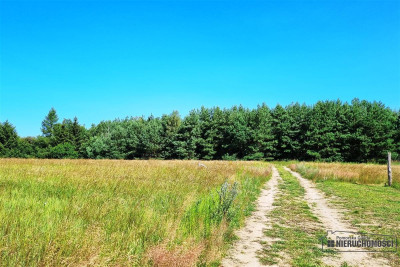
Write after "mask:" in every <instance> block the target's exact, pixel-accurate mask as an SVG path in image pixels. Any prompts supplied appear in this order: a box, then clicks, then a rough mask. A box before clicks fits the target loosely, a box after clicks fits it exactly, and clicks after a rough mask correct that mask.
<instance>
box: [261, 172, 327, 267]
mask: <svg viewBox="0 0 400 267" xmlns="http://www.w3.org/2000/svg"><path fill="white" fill-rule="evenodd" d="M278 171H279V173H280V175H281V177H282V179H283V182H281V183H280V184H279V188H280V190H281V193H280V194H278V195H277V197H276V199H275V202H274V206H275V209H273V210H272V212H271V213H270V214H269V216H270V217H271V218H272V220H273V221H274V222H275V223H274V224H273V225H272V228H271V229H268V230H267V231H266V232H265V234H266V235H267V236H269V237H271V238H277V241H276V242H273V244H272V245H271V246H267V245H266V244H265V245H264V246H265V248H264V250H263V254H262V255H261V256H260V259H261V261H262V262H263V263H264V264H269V265H271V264H277V263H278V262H279V260H280V258H281V259H285V260H287V259H290V262H289V264H291V265H292V266H323V263H322V262H321V259H320V258H321V257H322V255H323V252H322V251H321V248H320V239H321V237H322V236H324V234H325V231H324V229H322V226H321V224H320V222H319V221H318V219H317V218H316V217H315V216H314V215H313V214H312V213H311V209H310V207H309V206H308V204H307V203H306V201H305V200H304V188H303V187H302V186H301V185H300V184H299V182H298V181H297V179H296V178H295V177H293V176H292V175H291V174H290V173H289V172H287V171H285V170H284V169H283V168H282V167H281V166H278Z"/></svg>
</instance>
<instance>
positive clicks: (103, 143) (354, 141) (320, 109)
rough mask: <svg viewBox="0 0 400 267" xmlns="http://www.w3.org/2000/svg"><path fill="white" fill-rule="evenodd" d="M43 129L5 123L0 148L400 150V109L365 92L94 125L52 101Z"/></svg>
mask: <svg viewBox="0 0 400 267" xmlns="http://www.w3.org/2000/svg"><path fill="white" fill-rule="evenodd" d="M41 130H42V135H41V136H37V137H19V136H18V134H17V132H16V129H15V127H14V126H13V125H12V124H11V123H9V122H8V121H6V122H3V123H1V124H0V156H1V157H23V158H30V157H35V158H93V159H148V158H159V159H204V160H212V159H223V160H236V159H238V160H286V159H297V160H320V161H348V162H371V161H372V162H373V161H375V162H376V161H378V162H379V161H383V160H384V159H385V155H386V153H387V151H392V154H393V158H394V159H397V160H398V159H399V154H400V112H399V111H395V110H392V109H390V108H388V107H385V105H384V104H382V103H380V102H368V101H360V100H358V99H354V100H353V101H352V102H351V103H343V102H341V101H340V100H337V101H324V102H322V101H320V102H317V103H316V104H315V105H313V106H307V105H300V104H298V103H295V104H291V105H289V106H286V107H282V106H281V105H277V106H276V107H275V108H272V109H271V108H269V107H268V106H266V105H265V104H263V105H260V106H258V107H257V108H256V109H247V108H244V107H242V106H235V107H232V108H230V109H220V108H218V107H214V108H204V107H202V108H201V109H196V110H192V111H191V112H190V113H189V114H188V115H187V116H185V117H184V118H181V117H180V115H179V113H178V112H176V111H174V112H172V113H171V114H170V115H163V116H162V117H153V116H150V117H147V118H145V117H132V118H126V119H116V120H114V121H102V122H100V123H99V124H97V125H92V126H91V127H90V128H89V129H86V128H85V127H84V126H82V125H80V124H79V122H78V119H77V118H76V117H75V118H74V119H72V120H71V119H64V120H63V121H62V122H59V118H58V115H57V113H56V111H55V110H54V109H51V110H50V112H49V113H48V114H47V116H45V118H44V120H43V122H42V127H41Z"/></svg>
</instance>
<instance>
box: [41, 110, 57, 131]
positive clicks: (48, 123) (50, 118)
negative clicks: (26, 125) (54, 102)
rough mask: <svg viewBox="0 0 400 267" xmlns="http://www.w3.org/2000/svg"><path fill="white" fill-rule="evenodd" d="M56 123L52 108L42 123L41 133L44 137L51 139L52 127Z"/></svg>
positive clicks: (55, 113)
mask: <svg viewBox="0 0 400 267" xmlns="http://www.w3.org/2000/svg"><path fill="white" fill-rule="evenodd" d="M57 121H58V116H57V112H56V110H55V109H54V108H51V109H50V111H49V113H48V114H47V116H46V117H45V118H44V120H43V121H42V129H41V130H42V133H43V135H44V136H46V137H51V136H52V135H53V129H54V125H55V124H56V123H57Z"/></svg>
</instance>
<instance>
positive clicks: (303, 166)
mask: <svg viewBox="0 0 400 267" xmlns="http://www.w3.org/2000/svg"><path fill="white" fill-rule="evenodd" d="M290 167H291V168H292V169H293V170H294V169H296V170H297V171H298V172H301V173H302V174H304V175H306V176H307V177H308V178H310V179H312V180H314V181H317V180H318V181H319V180H327V179H328V180H335V181H343V182H351V183H358V184H377V185H384V184H385V183H387V166H386V165H383V164H380V165H378V164H356V163H320V162H318V163H317V162H307V163H295V164H291V166H290ZM392 177H393V187H395V188H398V189H400V165H399V164H393V165H392Z"/></svg>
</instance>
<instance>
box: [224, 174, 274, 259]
mask: <svg viewBox="0 0 400 267" xmlns="http://www.w3.org/2000/svg"><path fill="white" fill-rule="evenodd" d="M280 179H281V178H280V176H279V173H278V171H277V169H276V168H275V167H272V177H271V179H270V180H269V181H268V182H267V183H266V186H265V188H264V189H263V190H262V191H261V195H260V197H259V198H258V200H257V205H256V210H255V211H254V212H253V214H252V215H251V216H250V217H249V218H248V219H247V220H246V224H245V226H244V228H242V229H240V230H239V231H238V232H237V233H236V235H237V236H238V238H239V239H238V241H237V242H235V244H234V246H233V247H232V248H231V249H230V250H229V252H228V257H226V258H225V259H224V260H223V261H222V266H254V267H256V266H263V265H262V264H261V263H260V262H259V260H258V257H257V253H258V252H259V251H260V250H262V248H263V246H262V244H261V242H270V240H269V238H268V237H267V236H265V234H264V230H265V229H267V228H268V227H270V224H271V221H270V219H269V218H268V216H267V214H268V213H269V212H270V211H271V210H272V209H273V205H272V204H273V203H274V198H275V195H276V193H277V192H278V181H279V180H280Z"/></svg>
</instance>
